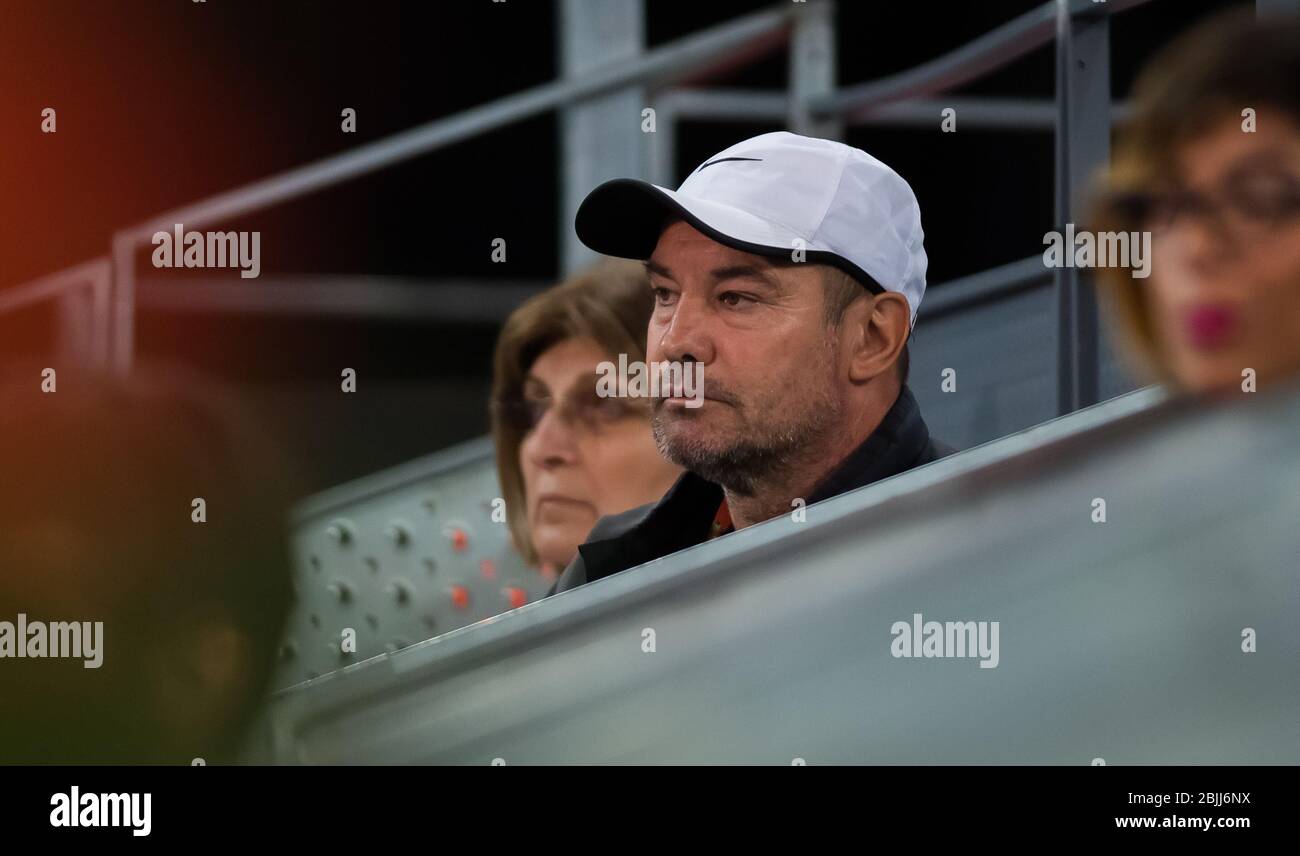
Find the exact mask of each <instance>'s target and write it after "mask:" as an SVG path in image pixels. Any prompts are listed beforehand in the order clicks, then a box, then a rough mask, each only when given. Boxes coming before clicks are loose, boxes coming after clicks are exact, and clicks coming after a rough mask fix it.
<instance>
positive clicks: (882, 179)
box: [553, 132, 951, 591]
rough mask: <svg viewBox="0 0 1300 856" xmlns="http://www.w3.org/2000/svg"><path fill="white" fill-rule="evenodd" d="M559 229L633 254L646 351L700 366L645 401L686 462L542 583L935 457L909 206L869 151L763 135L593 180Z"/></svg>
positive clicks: (893, 176)
mask: <svg viewBox="0 0 1300 856" xmlns="http://www.w3.org/2000/svg"><path fill="white" fill-rule="evenodd" d="M575 226H576V228H577V233H578V237H579V238H580V239H581V240H582V241H583V243H585V244H586V245H587V246H589V247H591V248H592V249H594V250H596V251H597V252H600V253H604V254H606V255H612V256H622V257H625V258H636V259H643V260H645V265H646V269H647V271H648V272H649V275H650V284H651V288H652V290H653V291H654V294H655V301H656V306H655V311H654V314H653V316H652V317H651V320H650V325H649V329H648V335H647V343H646V346H647V358H648V360H649V361H650V362H651V364H652V365H654V364H656V363H663V362H681V363H683V364H687V365H689V364H690V363H693V362H699V363H702V364H703V378H704V401H703V403H702V404H700V405H699V406H691V405H695V404H697V402H688V399H686V398H685V397H678V398H673V397H671V396H668V397H661V398H656V399H655V400H654V402H653V405H654V409H653V417H652V421H651V424H652V427H653V430H654V435H655V440H656V442H657V443H658V446H659V449H660V451H661V452H662V453H663V455H664V456H665V457H667V458H668V459H669V460H671V461H673V462H674V463H676V464H679V465H681V466H683V467H684V468H685V469H686V470H687V472H685V473H684V474H683V475H682V476H681V477H680V478H679V479H678V480H677V482H676V483H675V484H674V485H673V487H672V488H671V489H670V490H669V491H668V493H667V494H665V495H664V497H663V498H662V499H660V500H659V502H657V503H654V504H652V505H646V506H642V507H640V508H635V509H632V510H631V511H626V512H624V513H622V514H617V515H613V516H610V517H604V518H602V519H601V520H600V521H599V522H598V523H597V524H596V526H595V527H594V528H593V529H592V531H591V533H590V534H589V535H588V536H587V542H586V543H584V544H583V545H582V546H581V547H579V548H578V556H577V557H575V559H574V560H573V562H572V563H571V564H570V565H569V567H568V568H567V569H565V571H564V573H563V574H562V575H561V577H560V579H559V580H558V581H557V583H556V586H555V588H554V590H553V591H565V590H567V589H570V588H573V587H575V586H579V585H582V584H583V583H586V582H591V581H593V580H597V579H600V578H602V577H606V576H609V575H610V574H613V573H616V572H618V571H621V570H624V569H627V568H630V567H633V566H636V565H640V564H643V563H645V562H648V561H651V560H652V559H656V558H659V557H660V556H664V555H667V554H669V553H673V552H676V551H677V550H682V549H685V548H686V547H690V546H692V545H694V544H698V543H700V542H702V541H705V540H707V539H709V538H711V537H716V536H717V535H720V534H726V533H727V532H730V531H733V530H734V529H741V528H744V527H746V526H750V525H753V524H755V523H760V522H762V521H764V520H768V519H770V518H773V517H776V516H778V515H781V514H788V513H790V512H791V510H792V509H793V508H795V507H798V504H799V501H802V502H803V503H804V504H808V505H811V504H812V503H814V502H818V501H819V500H822V499H828V498H830V497H832V496H836V495H838V494H841V493H844V492H845V491H848V490H853V489H854V488H858V487H862V486H863V485H866V484H870V483H871V482H874V481H877V480H879V479H883V478H888V477H889V476H893V475H897V474H898V473H901V472H904V471H906V470H909V469H911V468H913V467H916V466H920V465H921V464H925V463H929V462H930V461H933V460H935V459H937V458H939V457H941V456H942V455H943V454H946V453H947V452H948V451H951V450H949V449H946V448H943V447H940V446H938V445H937V444H936V443H934V442H933V441H932V440H931V439H930V435H929V431H928V430H927V428H926V426H925V423H924V422H923V421H922V419H921V414H920V411H919V409H918V408H917V404H916V400H915V399H914V398H913V397H912V394H911V392H910V391H909V390H908V389H907V385H906V381H907V378H906V374H907V340H908V337H909V335H910V333H911V329H912V324H913V322H914V321H915V320H916V311H917V308H918V307H919V305H920V303H921V297H922V295H923V294H924V292H925V268H926V256H925V249H924V247H923V246H922V239H923V234H922V231H921V217H920V209H919V207H918V206H917V202H916V197H915V195H914V194H913V193H912V189H911V188H910V187H909V186H908V184H907V182H905V181H904V180H903V179H902V178H901V177H900V176H899V175H898V174H897V173H895V172H894V171H893V170H892V169H890V168H889V167H888V166H886V165H885V164H883V163H881V162H880V161H878V160H876V159H875V158H873V157H871V156H870V155H868V154H867V153H865V152H863V151H861V150H859V149H855V148H851V147H850V146H846V145H844V144H842V143H837V142H833V141H830V140H820V139H813V138H810V137H802V136H798V135H796V134H791V133H786V132H778V133H772V134H763V135H762V136H758V137H754V138H753V139H750V140H746V141H744V142H741V143H738V144H737V145H735V146H732V147H731V148H729V149H727V150H726V151H723V152H721V153H719V154H717V155H716V156H714V157H712V158H710V159H709V160H707V161H705V162H704V163H703V164H701V165H700V166H699V167H698V168H697V169H696V170H695V171H694V172H693V173H692V174H691V175H690V177H688V178H687V179H686V181H685V182H683V183H682V186H681V187H680V188H678V189H677V190H676V191H672V190H668V189H666V188H663V187H658V186H656V185H653V184H649V183H647V182H643V181H635V180H631V179H618V180H615V181H609V182H606V183H605V184H602V185H601V186H599V187H597V188H596V189H595V190H594V191H592V192H591V194H589V195H588V196H587V198H586V199H585V200H584V201H583V203H582V205H581V207H580V208H579V209H578V214H577V218H576V222H575Z"/></svg>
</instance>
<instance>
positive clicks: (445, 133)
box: [0, 0, 1300, 413]
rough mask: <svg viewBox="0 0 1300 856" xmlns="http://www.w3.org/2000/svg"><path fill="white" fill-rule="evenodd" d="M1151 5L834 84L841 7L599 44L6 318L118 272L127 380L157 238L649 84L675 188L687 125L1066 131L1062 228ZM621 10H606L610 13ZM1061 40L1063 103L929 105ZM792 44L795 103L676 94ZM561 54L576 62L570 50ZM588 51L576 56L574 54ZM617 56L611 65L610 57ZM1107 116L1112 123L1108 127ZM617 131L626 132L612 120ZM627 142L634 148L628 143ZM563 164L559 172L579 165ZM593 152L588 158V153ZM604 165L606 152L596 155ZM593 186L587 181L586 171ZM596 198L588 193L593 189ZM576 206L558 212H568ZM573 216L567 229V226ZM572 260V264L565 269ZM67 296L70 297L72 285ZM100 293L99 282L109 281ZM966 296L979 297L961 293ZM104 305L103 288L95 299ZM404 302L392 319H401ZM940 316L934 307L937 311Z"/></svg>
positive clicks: (118, 317) (573, 31)
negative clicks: (552, 73) (1128, 30)
mask: <svg viewBox="0 0 1300 856" xmlns="http://www.w3.org/2000/svg"><path fill="white" fill-rule="evenodd" d="M640 2H641V0H561V2H560V5H559V8H560V10H561V13H562V14H561V18H562V21H561V28H562V30H563V31H564V32H566V33H568V34H569V36H570V40H572V38H576V37H578V36H579V35H580V36H581V37H582V38H584V39H588V40H592V41H594V40H596V38H597V36H602V37H609V35H610V34H609V33H608V32H603V33H598V32H597V29H598V28H594V27H592V26H591V25H590V22H589V21H588V18H589V17H591V16H597V17H600V19H601V26H603V27H605V28H606V29H609V28H613V29H615V30H617V32H615V33H614V35H615V36H617V38H613V39H608V40H610V41H614V42H618V43H620V44H622V45H626V44H627V43H628V40H629V39H640V38H641V7H640ZM1147 2H1150V0H1110V1H1109V2H1100V3H1098V2H1093V0H1050V2H1045V3H1043V4H1042V5H1041V6H1038V7H1037V8H1035V9H1033V10H1032V11H1030V12H1028V13H1026V14H1024V15H1021V16H1019V17H1018V18H1016V19H1014V20H1012V21H1010V22H1008V23H1007V24H1004V25H1002V26H1000V27H997V28H995V29H994V30H992V31H990V32H989V33H987V34H985V35H984V36H981V37H979V38H976V39H974V40H973V41H971V42H969V43H967V44H966V45H963V46H962V47H960V48H958V49H956V50H954V51H952V52H949V53H947V54H945V55H943V56H940V57H938V58H935V59H932V60H929V61H927V62H924V63H922V64H920V65H918V66H916V67H914V68H912V69H908V70H906V71H903V72H899V73H897V74H893V75H890V76H888V77H885V78H881V79H879V80H874V81H868V82H864V83H858V84H853V85H851V86H844V87H837V85H836V81H835V55H834V38H833V35H834V8H835V7H834V2H833V0H810V2H807V3H803V2H796V3H784V4H782V5H780V6H778V7H774V8H772V9H768V10H765V11H761V12H757V13H754V14H751V15H747V16H744V17H742V18H738V19H736V20H734V21H731V22H728V23H726V24H723V25H720V26H717V27H713V28H710V29H707V30H704V31H702V32H700V33H697V34H694V35H691V36H688V37H685V38H682V39H680V40H678V41H675V42H673V43H670V44H667V45H664V46H662V47H658V48H655V49H654V50H651V51H646V52H642V53H639V54H637V55H635V56H632V57H627V56H625V55H623V54H618V55H617V56H619V57H620V58H618V59H610V60H609V61H608V62H605V63H603V64H602V63H600V62H599V61H598V59H599V48H598V47H596V48H589V49H588V50H587V51H586V53H585V54H584V55H583V57H582V59H583V62H581V63H574V64H572V67H575V68H577V67H581V68H583V69H584V70H583V71H581V72H580V73H573V74H567V75H565V76H564V77H562V78H561V79H558V80H556V81H553V82H551V83H547V84H544V85H542V86H538V87H535V88H532V89H528V90H526V91H523V92H520V93H517V94H515V95H511V96H508V97H505V98H502V99H499V100H497V101H493V102H491V103H489V104H485V105H483V106H480V107H475V108H472V109H470V110H466V111H464V112H462V113H458V114H456V115H454V116H450V117H447V118H444V119H438V120H435V121H432V122H428V123H426V124H423V125H420V126H418V127H415V128H412V129H410V130H408V131H404V132H401V133H398V134H395V135H393V136H390V137H387V138H385V139H382V140H378V141H376V142H373V143H369V144H366V145H362V146H359V147H357V148H355V149H352V150H349V151H346V152H343V153H340V154H338V155H334V156H331V157H327V158H324V159H321V160H319V161H316V162H315V163H311V164H307V165H305V166H302V167H298V168H296V169H292V170H288V171H286V172H283V173H280V174H278V175H274V176H270V177H268V178H265V179H262V180H260V181H256V182H253V183H252V184H249V185H246V186H244V187H240V188H236V189H234V190H231V191H228V192H225V193H221V194H218V195H216V196H213V197H211V198H208V199H204V200H201V201H198V202H195V203H193V204H190V205H186V206H182V207H180V208H177V209H174V210H171V211H167V212H164V213H162V214H159V215H157V216H155V217H151V218H149V219H148V220H146V221H144V222H141V223H138V224H136V225H133V226H129V227H127V228H125V229H122V230H121V231H119V232H117V233H116V234H115V235H114V236H113V238H112V253H111V256H110V257H109V258H101V259H96V260H95V261H94V262H91V263H89V267H88V266H84V265H83V266H80V267H79V268H75V269H72V270H69V271H65V272H63V273H60V274H55V275H53V276H51V277H46V278H44V279H42V280H39V281H37V282H35V283H29V284H27V285H25V286H21V287H18V288H16V289H11V290H8V291H6V292H4V299H0V312H3V311H5V310H6V309H7V308H11V307H12V306H15V305H18V304H20V303H23V302H24V301H25V300H26V299H27V298H26V297H25V295H29V294H44V293H47V292H48V291H49V290H50V289H51V288H55V286H52V285H51V283H55V282H59V283H67V282H69V281H72V280H77V279H78V278H80V277H82V276H84V274H85V271H86V270H89V269H91V268H93V269H94V270H96V271H102V270H103V266H104V265H110V266H111V274H112V275H111V282H110V283H109V285H108V289H109V290H110V292H111V305H110V306H109V307H108V312H109V314H108V316H107V320H105V319H104V318H101V312H102V310H103V308H104V307H103V305H102V298H101V297H97V298H96V300H95V303H94V306H95V319H96V320H95V323H94V324H93V325H91V326H92V328H93V331H94V332H93V333H92V334H88V335H91V336H92V337H93V341H92V343H91V344H90V346H89V347H88V348H87V349H86V350H88V351H89V352H91V353H94V354H96V355H97V357H98V358H100V359H103V358H104V357H105V355H107V358H108V359H109V360H110V361H111V364H112V366H113V368H114V369H115V370H117V371H119V372H123V373H125V372H129V371H130V368H131V365H132V362H133V357H134V343H135V333H134V320H135V310H136V284H137V271H136V262H135V255H136V253H137V251H138V249H139V248H140V247H141V246H142V245H144V244H147V243H148V242H149V241H150V239H151V237H152V235H153V234H154V233H155V232H157V231H160V230H167V229H170V228H171V227H172V226H173V225H174V224H175V223H184V224H185V225H186V227H187V228H193V227H201V226H204V225H206V224H212V223H215V222H217V221H220V220H224V219H228V218H232V217H237V216H240V215H245V214H248V213H251V212H254V211H258V210H262V209H265V208H268V207H271V206H274V205H278V204H281V203H284V202H288V201H290V200H293V199H296V198H300V197H302V196H304V195H306V194H309V193H313V192H316V191H318V190H322V189H324V188H327V187H330V186H333V185H336V184H339V183H341V182H344V181H347V180H350V179H353V178H357V177H360V176H363V175H367V174H370V173H373V172H376V171H378V170H381V169H385V168H387V167H390V166H394V165H396V164H399V163H402V162H404V161H407V160H410V159H412V158H415V157H419V156H421V155H425V154H429V153H431V152H434V151H437V150H438V149H441V148H445V147H447V146H450V145H453V144H455V143H459V142H462V141H464V140H467V139H470V138H472V137H475V136H478V135H480V134H484V133H488V132H491V131H494V130H497V129H499V128H502V127H505V126H507V125H510V124H512V123H515V122H520V121H523V120H526V119H528V118H531V117H533V116H537V115H539V114H541V113H544V112H547V111H551V110H561V111H564V110H573V109H578V108H580V107H581V106H582V105H586V104H590V103H592V102H593V101H594V100H597V99H600V98H602V97H606V96H609V95H611V94H612V93H618V92H626V91H636V89H637V88H639V87H646V88H648V89H649V90H651V91H649V92H647V93H646V95H647V97H646V101H647V103H649V104H652V105H653V106H654V108H655V109H656V111H657V129H656V132H655V133H652V134H641V133H639V131H638V134H637V135H638V136H639V137H640V138H641V140H642V145H643V146H644V150H643V156H644V161H643V165H644V166H643V172H644V173H645V174H646V175H647V177H649V178H650V179H651V180H655V181H658V182H659V183H672V182H673V181H674V179H675V173H676V167H675V164H674V162H673V156H672V152H673V150H674V146H675V139H674V138H675V135H676V125H677V123H678V122H679V121H681V120H685V119H689V120H693V121H718V120H734V119H739V118H748V119H756V120H760V121H773V122H782V121H784V122H785V123H786V124H787V126H788V127H790V128H791V129H792V130H795V131H798V132H801V133H816V134H821V135H825V136H840V135H841V134H842V127H843V125H845V124H848V125H861V124H904V125H916V124H925V123H931V122H937V121H938V120H939V114H940V111H941V110H942V108H944V107H953V108H954V109H958V110H959V111H960V114H961V116H962V121H963V122H964V123H966V124H967V125H973V126H976V127H989V128H1022V129H1026V128H1027V129H1038V130H1047V129H1049V128H1050V129H1053V130H1054V131H1055V132H1056V136H1057V158H1056V173H1057V193H1056V196H1057V199H1056V218H1057V219H1058V221H1060V223H1061V224H1064V223H1065V222H1067V221H1068V220H1069V219H1070V218H1071V216H1072V215H1073V214H1074V212H1075V211H1076V209H1077V207H1078V203H1079V198H1080V194H1081V192H1082V188H1083V182H1084V181H1085V180H1086V179H1087V177H1088V175H1089V174H1090V173H1091V171H1092V170H1094V169H1096V168H1097V167H1099V166H1101V165H1102V164H1104V163H1105V161H1106V159H1107V157H1108V145H1109V142H1108V136H1109V129H1110V124H1111V121H1112V119H1113V118H1115V117H1122V115H1123V112H1124V108H1123V106H1122V105H1121V106H1119V107H1118V108H1114V109H1113V108H1112V105H1111V104H1110V96H1109V33H1108V20H1109V16H1110V15H1113V14H1115V13H1118V12H1122V11H1125V10H1127V9H1131V8H1134V7H1136V6H1140V5H1144V4H1145V3H1147ZM1298 7H1300V0H1257V9H1258V11H1259V14H1260V15H1261V16H1265V15H1272V14H1288V13H1296V12H1300V8H1298ZM611 10H613V12H611ZM1053 41H1055V42H1056V44H1057V46H1058V68H1057V97H1056V99H1055V102H1039V101H1032V100H1029V101H1027V100H1008V99H997V98H968V97H953V98H947V99H944V100H943V101H942V102H939V101H937V100H934V99H933V97H932V96H935V95H937V94H939V93H943V92H948V91H951V90H952V89H954V88H956V87H959V86H961V85H963V84H966V83H969V82H971V81H973V80H976V79H978V78H980V77H982V76H984V75H987V74H989V73H990V72H992V71H994V70H996V69H999V68H1002V67H1004V66H1006V65H1008V64H1009V63H1011V62H1014V61H1015V60H1017V59H1019V58H1021V57H1023V56H1025V55H1026V54H1028V53H1030V52H1031V51H1033V50H1036V49H1038V48H1040V47H1043V46H1045V45H1047V44H1048V43H1051V42H1053ZM783 45H788V46H789V49H790V55H791V60H790V75H789V77H790V79H789V87H788V91H786V92H755V91H752V90H709V89H705V90H683V89H679V88H676V87H677V86H679V85H680V84H683V83H690V82H700V81H703V80H705V79H707V78H709V77H710V76H711V75H712V74H714V73H715V72H717V71H718V70H720V69H725V68H729V67H734V66H736V65H738V64H743V63H746V62H752V61H753V60H754V59H755V58H758V57H760V56H764V55H766V54H768V53H770V52H771V51H773V50H776V49H779V48H780V47H781V46H783ZM566 50H567V53H566V59H569V58H570V54H573V53H575V51H573V50H569V49H567V48H566ZM576 52H577V53H582V51H576ZM611 56H613V55H611ZM1112 113H1113V114H1114V115H1113V116H1112ZM616 121H619V122H628V121H629V120H628V117H626V116H621V115H620V116H619V117H618V118H617V120H616ZM620 139H621V140H623V141H626V140H627V139H628V138H627V137H622V138H620ZM570 154H571V153H569V152H562V153H561V161H562V162H561V164H560V168H561V169H562V170H569V169H572V168H573V167H572V165H571V164H568V163H566V162H565V161H566V160H571V161H583V162H584V163H586V162H588V161H590V160H591V158H588V157H584V158H573V157H568V156H569V155H570ZM583 154H584V155H587V154H590V153H588V152H584V153H583ZM597 154H599V153H597ZM583 168H584V169H586V172H584V173H582V175H583V176H584V178H585V177H589V176H590V175H591V174H593V173H592V170H591V169H590V168H589V165H588V166H584V167H583ZM588 189H589V188H588ZM573 196H574V193H573V192H572V189H570V188H566V193H565V201H564V204H565V205H566V207H568V208H573V207H575V206H576V202H575V201H574V199H573ZM572 213H573V212H572V210H568V211H566V212H565V214H566V215H571V214H572ZM569 219H571V218H569V217H567V216H566V217H564V218H562V221H563V222H564V223H567V222H568V221H569ZM1035 258H1037V257H1031V258H1030V259H1025V260H1023V261H1021V262H1017V263H1013V264H1011V265H1005V266H1002V267H999V268H994V269H993V270H990V271H985V272H983V273H980V274H976V275H974V276H973V277H967V278H965V279H964V280H963V281H962V282H963V283H967V284H969V283H971V282H973V283H974V284H975V285H974V286H972V288H973V293H977V294H978V295H979V296H980V299H982V300H989V299H997V298H998V296H999V295H1000V294H1003V293H1007V294H1013V293H1015V292H1016V291H1018V290H1019V289H1021V288H1023V287H1025V284H1026V282H1027V279H1028V280H1032V283H1031V284H1042V283H1044V282H1046V281H1047V279H1048V278H1049V274H1048V273H1047V272H1044V273H1043V274H1042V275H1041V276H1030V277H1027V276H1026V274H1027V272H1028V268H1029V266H1030V264H1031V261H1032V260H1033V259H1035ZM577 261H578V259H576V258H567V257H566V266H572V265H573V264H575V263H576V262H577ZM1054 279H1055V286H1056V290H1057V305H1058V313H1057V314H1058V344H1059V347H1058V354H1057V362H1058V389H1059V400H1058V409H1059V411H1060V412H1062V413H1064V412H1069V411H1070V410H1074V409H1077V408H1078V407H1080V406H1084V405H1086V404H1089V403H1092V402H1093V401H1095V400H1096V395H1097V391H1096V387H1097V371H1098V354H1097V340H1098V333H1097V318H1096V309H1095V302H1094V300H1093V297H1092V294H1091V292H1090V288H1089V286H1088V285H1087V283H1086V282H1084V281H1081V280H1080V279H1079V278H1078V271H1077V270H1074V269H1063V270H1061V271H1057V272H1056V273H1055V277H1054ZM68 287H69V288H71V287H73V286H68ZM101 287H102V286H101ZM948 290H949V286H947V285H939V286H937V287H935V288H934V289H933V290H932V292H931V294H932V296H931V301H932V302H933V301H937V302H939V303H940V304H949V305H948V308H947V309H943V310H942V311H953V309H952V306H955V305H964V304H969V302H970V300H971V299H972V298H970V297H969V296H964V297H961V298H958V299H954V300H951V301H950V300H946V299H945V298H943V297H941V295H943V294H944V293H945V292H946V291H948ZM962 290H963V291H967V290H970V289H967V288H963V289H962ZM96 294H97V295H99V294H100V292H99V291H96ZM400 305H401V304H400V303H398V304H395V305H394V311H398V310H400ZM933 311H935V310H931V312H933Z"/></svg>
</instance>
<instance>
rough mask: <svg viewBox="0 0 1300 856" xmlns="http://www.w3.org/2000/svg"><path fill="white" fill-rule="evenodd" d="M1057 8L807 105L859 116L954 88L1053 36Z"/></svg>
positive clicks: (1107, 7)
mask: <svg viewBox="0 0 1300 856" xmlns="http://www.w3.org/2000/svg"><path fill="white" fill-rule="evenodd" d="M1150 2H1151V0H1110V2H1107V3H1094V2H1092V0H1070V3H1071V5H1070V14H1071V15H1073V16H1085V15H1114V14H1117V13H1119V12H1123V11H1126V10H1128V9H1132V8H1134V7H1136V6H1142V5H1144V4H1146V3H1150ZM1059 11H1060V10H1059V7H1058V4H1057V3H1056V2H1055V0H1052V2H1047V3H1044V4H1043V5H1041V6H1038V7H1037V8H1035V9H1032V10H1031V11H1029V12H1026V13H1025V14H1023V15H1021V16H1020V17H1018V18H1015V19H1013V20H1011V21H1008V22H1007V23H1006V24H1003V25H1002V26H1000V27H998V28H996V29H994V30H990V31H989V32H987V33H985V34H984V35H982V36H980V37H978V38H976V39H974V40H973V41H970V42H967V43H966V44H964V45H962V46H961V47H959V48H957V49H956V50H953V51H951V52H949V53H946V54H944V55H943V56H941V57H937V58H936V59H932V60H930V61H928V62H924V63H922V64H921V65H918V66H915V67H914V68H910V69H907V70H906V71H900V72H898V73H897V74H891V75H890V76H889V77H884V78H881V79H879V80H872V81H867V82H866V83H860V84H857V85H856V86H850V87H846V88H844V89H842V90H840V91H839V92H836V93H835V94H834V95H832V96H829V97H825V98H818V99H813V100H812V103H811V104H810V105H809V109H810V110H811V111H812V112H813V113H814V114H819V115H838V116H843V117H844V118H845V119H846V120H848V121H858V120H861V119H862V118H863V117H865V116H866V115H867V114H869V113H870V112H871V111H872V110H874V109H876V108H877V107H880V106H881V105H883V104H887V103H889V102H893V101H903V100H906V99H909V98H915V97H917V96H920V95H934V94H937V93H939V92H946V91H949V90H952V89H955V88H957V87H958V86H962V85H964V84H966V83H970V82H971V81H972V80H977V79H979V78H980V77H983V76H984V75H986V74H989V73H990V72H993V71H996V70H998V69H999V68H1002V67H1003V66H1006V65H1010V64H1011V63H1012V62H1015V61H1016V60H1018V59H1020V58H1021V57H1022V56H1025V55H1026V54H1029V53H1031V52H1033V51H1035V50H1037V49H1038V48H1040V47H1043V46H1044V45H1047V44H1050V43H1051V42H1053V41H1054V40H1055V39H1056V27H1057V15H1058V14H1059Z"/></svg>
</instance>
